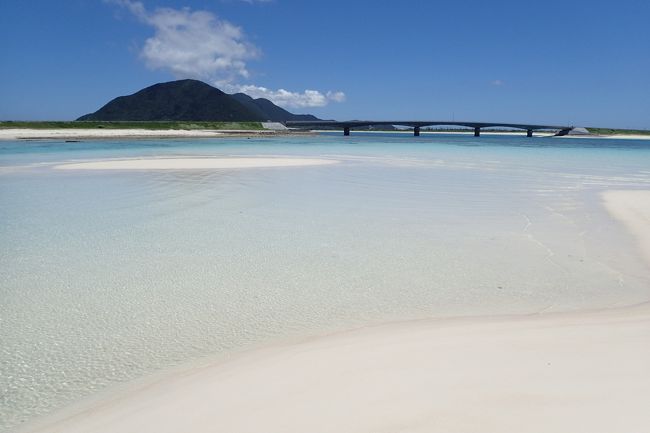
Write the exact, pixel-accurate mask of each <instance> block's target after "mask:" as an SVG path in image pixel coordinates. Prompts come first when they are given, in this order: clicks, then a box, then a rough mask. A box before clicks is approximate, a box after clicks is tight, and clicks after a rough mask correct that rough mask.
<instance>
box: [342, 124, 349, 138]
mask: <svg viewBox="0 0 650 433" xmlns="http://www.w3.org/2000/svg"><path fill="white" fill-rule="evenodd" d="M343 135H345V136H346V137H347V136H348V135H350V127H349V126H345V127H344V128H343Z"/></svg>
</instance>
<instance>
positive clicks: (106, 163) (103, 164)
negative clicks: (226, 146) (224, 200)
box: [54, 158, 338, 170]
mask: <svg viewBox="0 0 650 433" xmlns="http://www.w3.org/2000/svg"><path fill="white" fill-rule="evenodd" d="M336 163H338V161H337V160H334V159H320V158H151V159H142V158H139V159H113V160H101V161H91V162H78V163H71V164H61V165H56V166H54V168H55V169H57V170H197V169H218V168H263V167H300V166H308V165H329V164H336Z"/></svg>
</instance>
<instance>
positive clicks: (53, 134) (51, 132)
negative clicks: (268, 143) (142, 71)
mask: <svg viewBox="0 0 650 433" xmlns="http://www.w3.org/2000/svg"><path fill="white" fill-rule="evenodd" d="M278 134H283V132H282V131H278V130H270V129H268V130H267V129H261V130H250V131H246V130H225V129H219V130H207V129H203V130H198V129H192V130H185V129H0V140H50V139H56V140H91V139H109V138H110V139H125V138H215V137H232V136H238V137H240V136H242V135H243V136H246V135H251V136H255V135H278Z"/></svg>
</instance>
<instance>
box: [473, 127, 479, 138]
mask: <svg viewBox="0 0 650 433" xmlns="http://www.w3.org/2000/svg"><path fill="white" fill-rule="evenodd" d="M480 136H481V128H474V137H480Z"/></svg>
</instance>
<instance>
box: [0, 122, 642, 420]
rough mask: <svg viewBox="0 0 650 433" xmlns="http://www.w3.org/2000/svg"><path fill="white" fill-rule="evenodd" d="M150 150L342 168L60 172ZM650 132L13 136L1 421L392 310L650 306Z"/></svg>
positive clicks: (0, 250)
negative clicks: (647, 243) (326, 161)
mask: <svg viewBox="0 0 650 433" xmlns="http://www.w3.org/2000/svg"><path fill="white" fill-rule="evenodd" d="M141 156H170V157H171V156H310V157H313V156H318V157H323V158H331V159H336V160H338V161H340V163H339V164H336V165H328V166H311V167H291V168H258V169H235V170H191V171H190V170H185V171H184V170H171V171H169V170H168V171H129V172H115V171H111V172H106V171H92V172H90V171H59V170H53V169H52V167H53V166H54V165H56V164H59V163H62V162H66V161H80V160H95V159H104V158H116V157H119V158H124V157H141ZM648 188H650V141H634V140H588V139H579V140H578V139H575V140H571V139H552V138H533V139H527V138H526V137H519V136H516V137H496V136H495V137H490V136H484V137H480V138H478V139H476V138H473V137H466V136H440V135H437V136H435V137H432V136H423V137H420V138H419V139H416V138H414V137H410V136H405V135H400V134H393V135H391V134H386V135H381V134H353V136H352V137H349V138H344V137H342V136H340V135H338V134H336V135H335V134H332V135H321V136H316V137H295V138H286V137H283V138H277V139H237V140H234V139H214V140H212V139H201V140H137V141H109V140H107V141H88V142H81V143H62V142H54V141H53V142H25V141H20V142H0V245H1V246H0V276H1V279H0V392H1V395H0V430H6V431H8V430H9V429H11V428H12V426H15V425H17V424H19V423H21V422H24V421H26V420H29V419H32V418H34V417H36V416H38V415H40V414H44V413H47V412H48V411H51V410H53V409H55V408H58V407H61V406H64V405H66V404H68V403H70V402H72V401H74V400H77V399H79V398H82V397H83V396H86V395H89V394H92V393H93V392H96V391H97V390H100V389H103V388H105V387H107V386H109V385H111V384H116V383H119V382H124V381H127V380H130V379H134V378H137V377H140V376H142V375H145V374H147V373H150V372H153V371H156V370H158V369H161V368H166V367H170V366H173V365H177V364H180V363H183V362H186V361H189V360H192V359H196V358H199V357H203V356H211V355H214V354H227V353H230V352H232V351H234V350H240V349H242V348H245V347H250V346H253V345H257V344H266V343H269V342H272V341H278V340H282V339H286V338H290V337H293V336H302V335H311V334H314V333H321V332H327V331H331V330H335V329H341V328H346V327H352V326H360V325H364V324H368V323H375V322H381V321H387V320H403V319H411V318H421V317H439V316H449V315H469V314H491V313H530V312H540V311H561V310H572V309H580V308H591V307H604V306H614V305H623V304H631V303H635V302H640V301H643V300H647V299H648V298H650V276H649V274H648V270H647V268H646V267H645V265H644V264H643V262H642V261H641V259H640V257H639V254H638V252H637V250H636V246H635V244H634V240H633V239H632V238H631V237H630V236H629V235H628V234H627V233H626V231H625V230H624V228H622V227H621V226H620V225H619V224H618V223H617V222H616V221H614V220H612V218H611V217H610V216H609V215H608V214H607V213H606V212H605V210H604V209H603V207H602V205H601V202H600V193H601V192H602V191H604V190H606V189H648Z"/></svg>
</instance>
